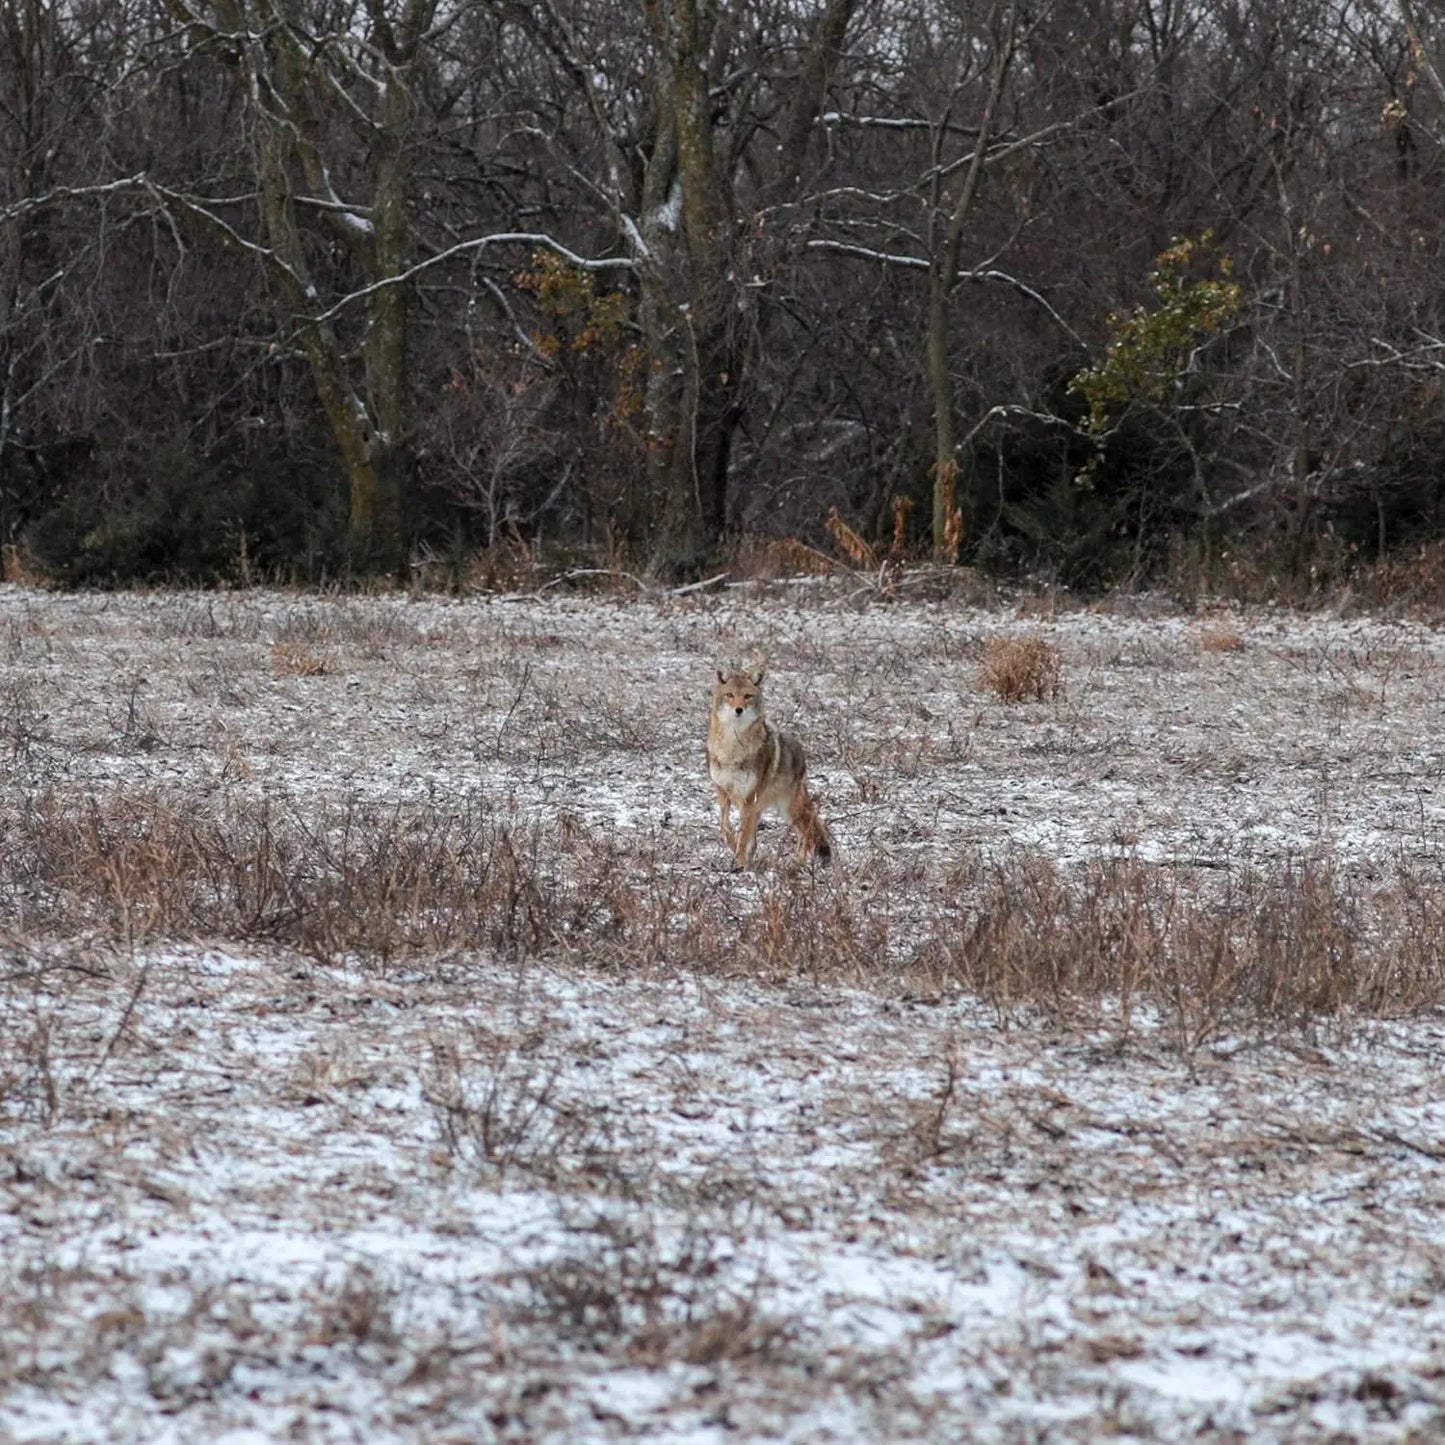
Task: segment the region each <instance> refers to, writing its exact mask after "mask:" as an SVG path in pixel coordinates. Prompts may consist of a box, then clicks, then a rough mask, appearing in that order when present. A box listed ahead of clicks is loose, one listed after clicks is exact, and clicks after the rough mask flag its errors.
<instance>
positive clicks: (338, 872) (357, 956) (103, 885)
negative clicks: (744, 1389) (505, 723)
mask: <svg viewBox="0 0 1445 1445" xmlns="http://www.w3.org/2000/svg"><path fill="white" fill-rule="evenodd" d="M3 824H4V827H5V831H6V836H7V848H6V851H5V855H4V862H3V871H0V898H3V899H4V900H5V902H6V904H7V907H8V908H9V910H10V911H11V913H12V916H14V917H16V918H17V919H18V920H19V925H20V927H21V929H23V930H30V931H33V932H36V933H40V934H43V935H45V936H49V937H64V936H71V937H81V936H83V937H87V938H97V937H100V938H107V939H110V940H113V941H116V942H121V943H124V944H126V945H128V946H134V945H135V944H136V943H137V942H139V941H152V942H154V941H158V940H165V939H177V938H180V939H200V940H206V941H210V942H214V941H218V940H220V941H225V942H228V943H232V944H238V945H245V946H248V947H256V946H267V945H269V946H279V947H283V948H286V949H289V950H293V951H295V952H296V953H298V954H300V955H303V956H305V957H308V958H312V959H316V960H318V961H320V962H324V963H329V964H339V963H341V962H344V961H346V960H361V961H363V962H364V963H367V964H369V965H370V966H372V967H374V968H376V969H379V970H382V971H385V970H387V969H388V968H390V967H391V966H393V965H395V964H398V963H407V964H411V963H414V962H416V961H419V960H435V959H441V958H448V957H456V956H459V955H463V954H466V953H468V952H473V951H478V950H481V951H485V952H487V953H489V954H491V955H494V956H496V955H500V956H503V957H513V958H519V959H522V958H555V959H570V960H574V961H578V962H583V963H586V964H587V965H589V966H590V967H592V968H600V969H606V970H615V971H618V972H626V973H653V972H660V971H671V970H676V969H677V968H685V969H690V970H695V971H696V972H697V973H699V974H700V975H702V976H706V977H710V978H724V977H726V978H747V979H754V980H759V981H765V982H769V983H775V984H776V983H784V984H786V983H789V982H793V981H797V980H800V979H807V980H811V981H813V982H814V983H819V984H846V985H850V986H861V987H865V988H876V989H881V990H883V991H885V992H890V993H891V992H895V991H897V990H899V989H902V990H905V991H914V992H923V993H934V994H936V993H939V992H947V993H952V992H957V991H959V990H962V991H965V992H967V993H969V994H973V995H975V996H977V997H979V998H980V999H982V1000H985V1001H986V1002H987V1003H988V1004H989V1005H990V1006H991V1007H993V1008H994V1009H995V1010H996V1011H997V1012H998V1014H999V1015H1000V1016H1001V1017H1006V1018H1010V1019H1015V1020H1021V1019H1026V1018H1029V1017H1040V1016H1041V1017H1046V1018H1047V1019H1049V1020H1050V1021H1051V1022H1052V1023H1053V1025H1055V1026H1059V1025H1066V1026H1067V1025H1073V1024H1078V1025H1080V1026H1094V1025H1096V1024H1097V1023H1098V1022H1099V1020H1100V1018H1101V1017H1108V1018H1110V1019H1113V1020H1116V1021H1117V1023H1118V1025H1119V1027H1120V1028H1121V1030H1122V1031H1124V1032H1126V1033H1127V1032H1128V1030H1129V1027H1130V1022H1131V1018H1132V1016H1133V1012H1134V1010H1136V1009H1137V1008H1138V1007H1139V1006H1140V1005H1144V1006H1146V1007H1147V1009H1148V1010H1149V1014H1150V1017H1151V1018H1156V1017H1162V1018H1165V1019H1167V1020H1169V1021H1170V1023H1171V1026H1172V1028H1173V1030H1174V1033H1175V1037H1176V1039H1177V1042H1178V1044H1179V1046H1180V1047H1181V1048H1183V1049H1185V1050H1186V1051H1190V1050H1193V1049H1196V1048H1198V1047H1199V1046H1200V1045H1201V1044H1203V1043H1206V1042H1208V1041H1211V1040H1213V1039H1216V1038H1218V1037H1219V1036H1220V1035H1221V1034H1223V1033H1225V1032H1227V1031H1229V1030H1231V1029H1239V1028H1249V1027H1258V1028H1261V1029H1264V1030H1266V1031H1274V1030H1278V1029H1287V1030H1300V1029H1304V1030H1308V1029H1309V1028H1310V1027H1311V1026H1313V1025H1314V1024H1315V1023H1316V1022H1318V1021H1320V1020H1322V1019H1327V1018H1329V1019H1343V1018H1347V1017H1349V1016H1351V1015H1353V1014H1356V1013H1367V1014H1385V1015H1394V1014H1401V1013H1407V1012H1411V1011H1417V1010H1421V1009H1426V1008H1432V1007H1438V1006H1439V1005H1441V1004H1442V1003H1445V962H1442V960H1441V959H1440V958H1439V957H1438V955H1437V953H1436V952H1435V950H1434V949H1433V948H1432V947H1431V946H1430V943H1429V940H1431V939H1433V938H1438V937H1439V936H1440V934H1441V932H1442V931H1445V897H1442V895H1441V894H1440V892H1439V891H1438V889H1436V888H1435V887H1433V886H1430V885H1427V884H1425V883H1424V882H1422V880H1420V879H1419V878H1418V877H1415V876H1413V875H1411V874H1409V873H1402V874H1401V875H1400V876H1398V877H1396V878H1393V879H1389V880H1387V881H1383V882H1368V881H1357V880H1355V879H1353V878H1351V877H1348V876H1345V875H1343V874H1341V873H1340V872H1339V871H1338V869H1337V868H1336V867H1335V866H1334V865H1333V864H1332V863H1331V862H1330V861H1329V860H1327V859H1326V860H1303V861H1300V862H1299V863H1297V864H1292V865H1289V866H1287V867H1285V868H1283V869H1282V870H1279V871H1261V870H1245V869H1225V870H1223V871H1222V873H1221V874H1220V875H1219V876H1217V877H1216V876H1213V875H1211V874H1210V873H1209V872H1208V871H1206V872H1205V873H1204V874H1202V875H1196V874H1193V873H1191V872H1189V871H1188V870H1186V872H1185V873H1181V872H1180V871H1179V870H1171V869H1161V868H1158V867H1154V866H1150V865H1147V864H1143V863H1138V862H1133V861H1128V860H1122V861H1114V862H1107V861H1105V862H1099V863H1096V864H1091V865H1089V866H1087V867H1085V868H1083V869H1082V870H1069V869H1065V868H1063V867H1061V866H1060V865H1058V864H1056V863H1053V862H1051V861H1049V860H1047V859H1045V858H1043V857H1040V856H1038V855H1036V854H1029V853H1026V852H1016V853H1014V854H1011V855H1008V856H1005V857H1003V858H1000V859H995V860H992V861H990V860H988V859H986V858H985V857H984V856H983V855H981V854H975V855H972V856H970V857H968V858H967V859H966V860H965V861H963V862H962V863H960V864H958V865H956V866H955V867H954V869H953V870H952V871H951V872H950V873H948V874H946V875H945V876H943V877H942V878H939V877H935V876H932V875H928V874H922V875H920V874H918V873H916V872H914V871H912V870H907V869H899V868H895V867H891V866H890V865H889V864H887V863H886V861H884V860H882V859H874V860H860V861H859V862H858V863H857V865H856V866H855V867H854V868H853V869H852V871H851V873H850V875H849V876H848V877H847V878H846V879H844V878H842V877H841V876H839V877H834V876H833V875H831V874H823V873H818V874H815V873H813V872H811V871H798V872H795V871H787V870H784V871H782V872H780V873H779V874H777V875H776V876H774V877H773V878H772V879H770V880H767V881H763V882H761V883H760V884H758V885H757V894H756V897H755V900H754V901H753V903H751V904H750V905H748V906H746V907H745V908H743V909H742V910H739V907H738V900H737V897H736V895H735V894H734V893H733V892H732V891H731V890H728V889H719V888H718V887H717V886H716V883H715V881H714V876H713V874H712V873H711V871H710V870H707V871H705V870H699V869H698V868H696V867H695V866H691V864H690V860H689V859H687V858H686V857H683V856H680V855H678V854H677V853H676V852H675V851H673V850H672V849H671V848H670V847H669V846H668V845H667V842H666V840H665V839H662V840H656V841H653V842H649V843H641V844H639V843H637V842H635V841H634V842H632V843H630V844H628V845H626V846H623V845H622V844H620V843H619V842H618V841H617V840H616V839H615V838H611V837H609V836H607V835H605V834H601V833H598V832H597V831H596V830H594V829H591V828H589V827H587V826H585V825H584V824H582V823H580V822H579V821H577V820H576V819H570V818H563V819H561V820H559V821H558V822H557V823H555V824H547V825H532V826H517V825H515V824H509V823H508V822H506V821H505V820H503V819H502V818H500V817H498V816H495V815H493V814H491V813H489V812H488V811H487V810H486V809H485V808H484V807H483V806H481V805H480V804H472V805H469V806H467V807H465V808H463V809H462V810H461V811H460V812H459V813H456V814H453V815H450V816H439V815H436V814H428V813H424V812H423V813H408V812H406V811H403V810H401V809H397V808H375V807H367V806H364V805H363V804H361V803H359V802H358V803H353V804H350V805H348V806H344V807H340V808H337V809H335V810H331V811H321V812H317V811H308V812H307V813H306V814H304V815H302V814H300V813H292V812H283V811H281V810H279V809H277V808H276V807H274V806H271V805H264V804H262V805H252V804H242V803H237V804H234V805H229V806H222V807H219V808H218V807H216V806H214V805H211V806H206V805H203V804H202V803H201V802H200V800H199V799H196V798H194V797H189V796H185V795H180V796H170V795H167V794H165V793H162V792H156V793H152V794H148V795H143V796H135V795H131V796H121V797H114V798H111V799H108V800H105V801H104V802H101V801H99V800H95V799H85V800H81V799H74V798H67V797H66V796H64V795H62V794H60V793H57V792H49V793H46V794H44V795H42V796H40V797H39V798H37V799H36V800H35V801H34V804H33V806H32V807H30V808H28V809H27V810H25V811H24V812H23V813H20V814H15V813H12V814H10V815H9V816H7V817H5V818H4V819H3ZM43 1043H44V1040H43V1037H40V1036H37V1042H36V1044H35V1046H34V1048H33V1049H31V1050H30V1054H31V1056H32V1059H33V1061H34V1063H33V1066H34V1067H35V1068H36V1069H40V1070H42V1071H43V1067H44V1065H43V1059H44V1048H43ZM465 1053H466V1056H467V1057H468V1058H469V1059H470V1060H471V1064H470V1070H469V1071H468V1070H464V1069H463V1068H462V1064H461V1062H460V1060H461V1058H462V1055H459V1054H457V1053H455V1052H453V1053H452V1054H447V1055H439V1056H438V1059H437V1061H436V1078H435V1081H434V1085H433V1087H432V1089H431V1097H432V1100H433V1104H434V1106H435V1107H436V1108H437V1109H438V1110H439V1111H440V1114H441V1116H442V1117H443V1119H444V1120H445V1130H446V1132H447V1133H448V1136H449V1137H451V1138H452V1139H453V1146H454V1147H455V1148H457V1149H458V1150H463V1149H465V1150H468V1151H470V1153H471V1154H473V1155H475V1156H476V1157H477V1158H479V1159H481V1160H484V1161H485V1162H487V1163H488V1164H489V1165H491V1166H493V1167H495V1168H497V1169H499V1170H505V1169H507V1168H510V1167H518V1166H525V1167H532V1166H530V1165H526V1155H527V1153H528V1152H529V1151H531V1150H532V1149H533V1147H534V1142H535V1141H533V1142H529V1143H528V1144H527V1146H526V1150H523V1147H522V1140H523V1139H524V1138H527V1139H533V1136H534V1135H535V1134H536V1131H537V1129H538V1128H539V1127H540V1125H541V1123H542V1122H543V1121H545V1122H546V1129H545V1130H544V1131H543V1132H544V1133H546V1135H547V1142H546V1144H545V1147H543V1148H541V1150H540V1152H541V1154H542V1155H544V1156H546V1155H549V1154H554V1153H555V1152H556V1150H557V1149H558V1148H560V1147H562V1144H563V1142H564V1141H565V1139H566V1138H567V1135H566V1130H565V1128H564V1125H565V1123H566V1121H565V1120H559V1119H557V1118H555V1117H553V1116H552V1114H551V1112H550V1102H549V1098H550V1096H549V1091H548V1089H547V1087H546V1079H545V1077H543V1079H542V1080H541V1082H540V1083H539V1082H538V1078H537V1073H536V1060H535V1059H534V1058H529V1059H528V1061H527V1065H526V1068H525V1069H523V1070H522V1071H521V1073H520V1074H517V1065H516V1050H515V1047H514V1045H513V1044H512V1043H510V1042H508V1041H505V1040H502V1041H497V1040H491V1041H488V1040H487V1039H485V1038H481V1039H480V1040H479V1039H473V1041H472V1043H471V1044H470V1045H469V1046H468V1049H467V1050H466V1051H465ZM479 1060H480V1063H479V1062H478V1061H479ZM479 1069H480V1075H479V1074H478V1070H479ZM464 1073H466V1074H467V1079H465V1080H464V1079H463V1077H462V1076H463V1074H464ZM514 1075H516V1077H515V1078H514ZM478 1077H480V1083H479V1082H478ZM468 1080H469V1081H468ZM518 1080H522V1082H519V1081H518Z"/></svg>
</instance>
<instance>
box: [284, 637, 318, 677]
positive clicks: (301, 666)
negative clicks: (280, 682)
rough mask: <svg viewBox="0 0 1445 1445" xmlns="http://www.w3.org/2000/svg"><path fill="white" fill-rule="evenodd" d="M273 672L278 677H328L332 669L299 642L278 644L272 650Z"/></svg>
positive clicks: (316, 654)
mask: <svg viewBox="0 0 1445 1445" xmlns="http://www.w3.org/2000/svg"><path fill="white" fill-rule="evenodd" d="M271 671H272V672H274V673H275V674H276V676H277V677H327V676H329V675H330V673H331V672H332V667H331V664H330V663H329V662H327V660H326V659H325V658H324V657H322V656H320V654H318V653H315V652H312V651H311V650H310V649H309V648H307V647H303V646H302V645H301V644H300V643H299V642H278V643H276V645H275V646H274V647H272V649H271Z"/></svg>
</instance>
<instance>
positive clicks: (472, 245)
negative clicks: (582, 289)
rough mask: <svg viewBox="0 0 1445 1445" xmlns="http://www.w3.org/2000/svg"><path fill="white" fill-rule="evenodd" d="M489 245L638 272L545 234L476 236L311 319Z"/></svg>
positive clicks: (628, 260)
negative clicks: (538, 248)
mask: <svg viewBox="0 0 1445 1445" xmlns="http://www.w3.org/2000/svg"><path fill="white" fill-rule="evenodd" d="M488 246H533V247H536V246H541V247H544V248H545V249H546V250H548V251H551V252H552V254H553V255H555V256H560V257H561V258H562V259H563V260H564V261H566V262H567V264H568V265H569V266H575V267H576V268H577V269H578V270H579V271H635V270H636V269H637V262H636V261H635V260H633V258H632V257H630V256H603V257H599V258H593V257H589V256H579V255H578V254H577V253H576V252H575V251H573V250H570V249H569V248H568V247H566V246H564V245H563V244H562V243H561V242H560V241H557V240H554V239H553V238H552V237H551V236H549V235H547V234H546V233H545V232H541V231H499V232H497V233H496V234H495V235H491V236H476V237H474V238H473V239H472V240H470V241H458V242H457V244H456V245H455V246H448V247H447V248H446V250H444V251H438V252H437V253H436V255H435V256H428V257H427V258H426V260H424V261H418V262H417V263H416V265H415V266H408V267H407V269H406V270H405V271H398V272H397V273H396V275H394V276H383V277H382V279H381V280H380V281H373V282H372V283H371V285H369V286H361V287H358V288H357V289H356V290H355V291H351V292H348V293H347V294H346V295H345V296H343V297H342V298H341V300H339V301H338V302H337V303H336V304H335V305H334V306H329V307H328V308H327V309H326V310H325V311H323V312H321V313H320V314H319V315H317V316H314V317H312V318H311V319H312V321H313V322H315V323H317V324H319V323H321V322H323V321H330V320H331V318H332V317H333V316H337V315H339V314H340V313H341V312H342V311H344V310H345V309H346V308H347V307H348V306H350V305H352V304H353V303H354V302H357V301H364V300H365V299H366V298H367V297H368V296H374V295H375V294H376V293H377V292H378V291H384V290H386V289H387V287H389V286H404V285H405V284H406V283H407V282H408V281H410V280H412V279H413V278H414V277H416V276H420V275H421V274H422V273H423V272H424V271H429V270H431V268H432V267H433V266H440V265H441V264H442V263H443V262H445V261H450V260H453V259H455V258H456V257H457V256H466V255H470V254H471V253H472V252H474V251H480V250H483V249H485V248H486V247H488Z"/></svg>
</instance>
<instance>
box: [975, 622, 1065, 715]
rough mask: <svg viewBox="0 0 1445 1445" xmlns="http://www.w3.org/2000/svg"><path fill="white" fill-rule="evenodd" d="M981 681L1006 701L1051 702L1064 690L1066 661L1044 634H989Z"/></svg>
mask: <svg viewBox="0 0 1445 1445" xmlns="http://www.w3.org/2000/svg"><path fill="white" fill-rule="evenodd" d="M979 681H980V683H981V684H982V685H983V686H984V687H985V688H987V689H988V690H989V691H990V692H992V693H995V694H997V696H998V697H999V698H1001V699H1002V700H1003V701H1004V702H1052V701H1054V700H1055V699H1056V698H1060V697H1062V696H1063V693H1064V670H1063V661H1062V659H1061V658H1060V656H1059V649H1058V647H1057V645H1056V644H1054V643H1052V642H1050V641H1049V640H1048V639H1047V638H1045V637H1037V636H1034V637H990V638H989V639H988V641H987V642H985V643H984V645H983V656H982V661H981V664H980V667H979Z"/></svg>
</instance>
